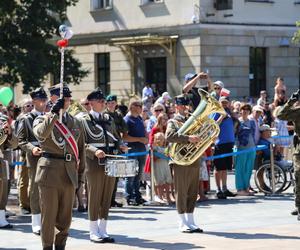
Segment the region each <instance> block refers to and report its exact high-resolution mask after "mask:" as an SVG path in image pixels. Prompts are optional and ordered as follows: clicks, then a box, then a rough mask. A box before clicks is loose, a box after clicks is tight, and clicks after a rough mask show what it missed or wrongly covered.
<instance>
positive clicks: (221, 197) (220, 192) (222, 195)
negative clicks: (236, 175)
mask: <svg viewBox="0 0 300 250" xmlns="http://www.w3.org/2000/svg"><path fill="white" fill-rule="evenodd" d="M217 198H218V199H221V200H224V199H227V198H226V195H225V194H224V193H223V192H222V191H219V192H218V193H217Z"/></svg>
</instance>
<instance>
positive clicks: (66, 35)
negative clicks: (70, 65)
mask: <svg viewBox="0 0 300 250" xmlns="http://www.w3.org/2000/svg"><path fill="white" fill-rule="evenodd" d="M58 31H59V34H60V36H61V38H62V39H61V40H58V41H57V46H58V47H59V48H60V82H59V84H60V91H59V98H61V99H62V98H63V97H64V62H65V48H66V47H67V46H68V44H69V39H70V38H71V37H72V36H73V31H72V30H71V29H70V28H69V27H67V26H66V25H60V26H59V28H58ZM62 115H63V110H62V109H61V110H60V112H59V121H60V122H62Z"/></svg>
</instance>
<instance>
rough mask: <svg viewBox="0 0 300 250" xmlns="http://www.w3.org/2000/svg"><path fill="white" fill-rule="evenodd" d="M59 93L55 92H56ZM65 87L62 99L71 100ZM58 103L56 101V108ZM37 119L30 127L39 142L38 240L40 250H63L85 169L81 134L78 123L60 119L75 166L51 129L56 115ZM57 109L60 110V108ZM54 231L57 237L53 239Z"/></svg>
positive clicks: (69, 118)
mask: <svg viewBox="0 0 300 250" xmlns="http://www.w3.org/2000/svg"><path fill="white" fill-rule="evenodd" d="M58 92H59V88H58ZM70 93H71V92H70V91H69V89H68V87H64V94H63V95H64V97H71V95H70ZM58 103H61V102H59V101H57V103H56V104H58ZM56 104H54V106H53V107H52V112H49V113H47V114H46V115H44V116H39V117H37V118H36V119H35V121H34V124H33V133H34V135H35V136H36V138H37V139H38V140H39V142H40V145H41V149H42V151H43V153H42V156H41V157H40V159H39V160H38V163H37V172H36V178H35V181H36V182H37V183H38V187H39V193H40V206H41V215H42V227H41V238H42V244H43V247H44V249H52V246H53V243H55V249H57V250H58V249H65V245H66V240H67V237H68V230H69V228H70V224H71V220H72V207H73V201H74V195H75V188H76V187H77V184H78V179H80V178H82V174H83V171H84V167H85V161H84V159H85V146H84V134H83V129H82V126H81V123H80V122H79V121H78V120H77V119H75V118H74V117H73V116H71V115H69V114H68V113H64V115H63V124H65V126H66V127H67V129H68V130H69V131H70V133H71V134H72V135H73V138H74V139H75V141H76V142H75V143H77V146H78V152H79V159H80V161H79V162H77V160H76V154H74V152H73V150H72V148H71V146H70V144H69V143H68V142H67V141H66V140H65V138H64V136H63V135H62V133H61V132H60V131H59V130H58V128H57V127H56V126H55V123H56V121H58V114H57V113H58V111H57V110H55V111H54V108H57V107H58V106H56ZM60 108H61V107H60ZM55 228H56V229H57V230H58V233H56V235H55V240H54V233H55Z"/></svg>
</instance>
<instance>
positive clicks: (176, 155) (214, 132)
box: [169, 89, 226, 166]
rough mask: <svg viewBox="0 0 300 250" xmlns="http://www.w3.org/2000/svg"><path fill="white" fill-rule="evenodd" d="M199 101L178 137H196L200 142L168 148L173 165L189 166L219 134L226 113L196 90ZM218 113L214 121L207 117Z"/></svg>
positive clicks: (203, 91) (207, 96)
mask: <svg viewBox="0 0 300 250" xmlns="http://www.w3.org/2000/svg"><path fill="white" fill-rule="evenodd" d="M198 92H199V94H200V97H201V101H200V103H199V105H198V107H197V108H196V110H195V111H194V112H193V113H192V114H191V116H190V117H189V119H188V120H187V121H186V122H185V123H184V124H183V125H182V127H181V128H180V129H179V130H178V132H177V133H178V134H180V135H197V136H200V138H201V140H200V141H199V142H197V143H173V144H171V147H170V151H169V154H170V157H171V159H172V161H173V162H174V163H175V164H178V165H183V166H187V165H191V164H192V163H194V162H195V161H196V160H197V159H199V158H200V157H201V155H203V153H204V152H205V151H206V149H207V148H208V147H209V146H210V145H211V144H212V143H213V142H214V141H215V140H216V138H217V137H218V135H219V133H220V128H219V123H220V122H221V119H222V117H223V116H226V111H225V110H224V108H223V107H222V106H221V104H220V103H219V102H218V101H217V100H216V99H215V98H214V97H212V96H211V95H210V94H209V93H208V92H206V91H205V90H203V89H199V90H198ZM213 113H219V114H220V115H221V116H220V118H219V119H218V120H217V121H215V120H213V119H212V118H210V117H209V116H210V115H212V114H213Z"/></svg>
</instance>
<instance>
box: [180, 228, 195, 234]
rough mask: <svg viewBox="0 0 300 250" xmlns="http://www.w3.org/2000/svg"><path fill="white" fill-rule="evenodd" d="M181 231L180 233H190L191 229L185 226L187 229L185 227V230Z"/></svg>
mask: <svg viewBox="0 0 300 250" xmlns="http://www.w3.org/2000/svg"><path fill="white" fill-rule="evenodd" d="M181 232H182V233H185V234H191V233H193V231H192V229H190V228H187V229H185V230H182V231H181Z"/></svg>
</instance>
